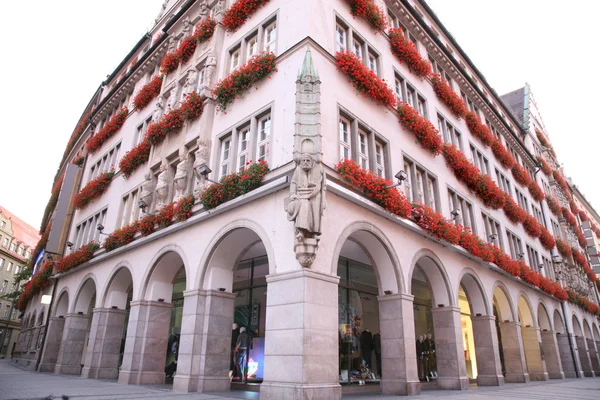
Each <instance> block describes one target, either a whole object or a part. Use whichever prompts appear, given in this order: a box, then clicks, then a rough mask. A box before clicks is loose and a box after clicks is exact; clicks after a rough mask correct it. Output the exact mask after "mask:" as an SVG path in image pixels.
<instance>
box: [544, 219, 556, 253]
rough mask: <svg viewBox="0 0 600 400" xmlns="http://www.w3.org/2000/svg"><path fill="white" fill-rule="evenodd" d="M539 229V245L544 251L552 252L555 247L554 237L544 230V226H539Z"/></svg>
mask: <svg viewBox="0 0 600 400" xmlns="http://www.w3.org/2000/svg"><path fill="white" fill-rule="evenodd" d="M540 228H541V231H542V232H541V234H540V243H542V246H544V248H545V249H547V250H552V249H553V248H554V246H555V245H556V241H555V240H554V237H552V234H551V233H550V232H549V231H548V229H546V227H545V226H541V225H540Z"/></svg>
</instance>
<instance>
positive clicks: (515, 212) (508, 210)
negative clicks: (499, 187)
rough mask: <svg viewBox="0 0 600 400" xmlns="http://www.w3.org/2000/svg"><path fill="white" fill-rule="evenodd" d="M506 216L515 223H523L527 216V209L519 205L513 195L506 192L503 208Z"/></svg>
mask: <svg viewBox="0 0 600 400" xmlns="http://www.w3.org/2000/svg"><path fill="white" fill-rule="evenodd" d="M502 209H503V210H504V214H505V215H506V217H507V218H508V219H509V220H511V221H512V222H513V223H515V224H521V223H523V222H524V221H525V219H526V218H527V215H528V214H527V211H525V210H524V209H523V208H522V207H521V206H519V205H518V204H517V203H516V202H515V201H514V200H513V198H512V197H510V195H508V194H506V193H505V194H504V206H503V208H502Z"/></svg>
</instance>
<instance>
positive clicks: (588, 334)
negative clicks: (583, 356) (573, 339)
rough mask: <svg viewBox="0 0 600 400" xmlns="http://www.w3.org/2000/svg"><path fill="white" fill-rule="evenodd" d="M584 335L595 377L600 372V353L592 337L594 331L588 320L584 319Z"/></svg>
mask: <svg viewBox="0 0 600 400" xmlns="http://www.w3.org/2000/svg"><path fill="white" fill-rule="evenodd" d="M583 335H584V336H585V344H586V345H587V350H588V355H589V357H590V364H591V369H592V373H593V374H594V376H598V375H599V374H598V373H599V372H600V365H599V364H598V353H597V352H596V343H595V342H594V337H593V336H592V330H591V329H590V324H589V323H588V321H587V319H585V318H584V319H583Z"/></svg>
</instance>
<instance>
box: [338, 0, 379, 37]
mask: <svg viewBox="0 0 600 400" xmlns="http://www.w3.org/2000/svg"><path fill="white" fill-rule="evenodd" d="M346 3H348V4H349V5H350V12H351V13H352V15H353V16H355V17H358V18H362V19H364V20H365V21H367V22H368V23H369V24H370V25H371V26H372V27H373V28H374V29H375V30H376V31H377V32H383V31H385V30H386V29H387V25H388V24H387V19H386V18H385V14H384V12H383V11H381V9H380V8H379V7H377V6H376V5H375V3H374V2H373V0H346Z"/></svg>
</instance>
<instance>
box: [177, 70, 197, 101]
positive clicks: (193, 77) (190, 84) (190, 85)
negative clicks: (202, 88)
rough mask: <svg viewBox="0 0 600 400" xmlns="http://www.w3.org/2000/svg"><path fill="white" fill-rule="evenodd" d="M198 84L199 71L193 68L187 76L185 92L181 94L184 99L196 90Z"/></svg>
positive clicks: (184, 86)
mask: <svg viewBox="0 0 600 400" xmlns="http://www.w3.org/2000/svg"><path fill="white" fill-rule="evenodd" d="M197 84H198V71H197V70H196V69H191V70H190V71H189V72H188V74H187V77H186V78H185V84H184V85H183V94H182V96H181V98H182V99H185V98H186V96H187V95H188V94H190V93H192V92H193V91H194V90H196V85H197Z"/></svg>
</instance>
